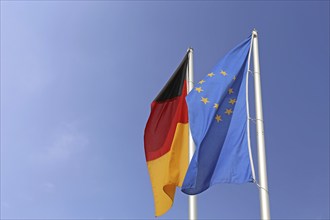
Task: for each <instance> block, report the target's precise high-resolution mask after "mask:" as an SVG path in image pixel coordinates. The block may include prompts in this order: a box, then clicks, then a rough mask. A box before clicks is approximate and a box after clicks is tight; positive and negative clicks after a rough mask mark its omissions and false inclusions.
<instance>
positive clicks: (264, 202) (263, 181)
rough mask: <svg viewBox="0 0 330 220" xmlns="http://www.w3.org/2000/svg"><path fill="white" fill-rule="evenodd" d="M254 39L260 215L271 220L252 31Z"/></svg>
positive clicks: (254, 59) (258, 83) (255, 64)
mask: <svg viewBox="0 0 330 220" xmlns="http://www.w3.org/2000/svg"><path fill="white" fill-rule="evenodd" d="M252 39H253V64H254V89H255V105H256V131H257V144H258V165H259V196H260V214H261V219H263V220H265V219H270V209H269V193H268V180H267V166H266V150H265V137H264V122H263V113H262V97H261V82H260V66H259V51H258V33H257V31H256V30H255V29H254V30H253V31H252Z"/></svg>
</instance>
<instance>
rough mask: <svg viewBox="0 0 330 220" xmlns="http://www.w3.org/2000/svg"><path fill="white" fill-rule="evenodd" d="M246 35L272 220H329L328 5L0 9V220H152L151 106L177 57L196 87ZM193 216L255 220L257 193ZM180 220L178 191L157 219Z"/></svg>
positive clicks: (233, 194) (214, 195) (229, 197)
mask: <svg viewBox="0 0 330 220" xmlns="http://www.w3.org/2000/svg"><path fill="white" fill-rule="evenodd" d="M253 28H256V29H257V30H258V33H259V53H260V68H261V74H262V88H263V101H264V102H263V107H264V121H265V135H266V149H267V159H268V175H269V178H268V180H269V190H270V207H271V215H272V217H273V218H274V219H329V1H278V2H276V1H270V2H262V1H232V2H231V1H194V2H189V1H178V2H176V1H169V2H166V1H156V2H151V1H125V2H120V1H68V2H66V1H1V218H3V219H12V218H15V219H114V218H116V219H154V204H153V196H152V191H151V184H150V180H149V176H148V171H147V167H146V162H145V156H144V148H143V132H144V127H145V124H146V121H147V119H148V117H149V113H150V103H151V102H152V100H153V99H154V98H155V97H156V95H157V94H158V92H159V91H160V89H161V88H162V87H163V85H164V84H165V83H166V81H167V80H168V79H169V77H170V75H171V74H172V73H173V71H174V70H175V69H176V67H177V66H178V64H179V63H180V62H181V59H182V58H183V56H184V54H185V53H186V50H187V48H188V47H190V46H191V47H193V48H194V69H195V80H196V81H197V80H200V79H201V78H202V77H203V76H204V75H205V74H207V73H208V71H209V70H211V69H212V67H213V66H214V65H215V64H216V63H217V62H218V60H219V59H220V58H221V57H223V56H224V55H225V53H226V52H228V51H229V50H230V49H231V48H233V47H234V46H236V45H237V44H238V43H240V42H241V41H243V40H244V39H246V38H247V37H248V36H249V35H250V34H251V31H252V30H253ZM251 89H252V88H251ZM251 94H253V93H251ZM251 99H253V98H252V97H251ZM252 109H253V106H252ZM251 129H252V130H253V131H254V126H252V127H251ZM254 134H255V132H253V133H252V135H254ZM252 139H253V140H255V139H254V138H252ZM255 148H256V146H255V144H253V149H254V153H255ZM255 160H256V157H255ZM198 216H199V217H200V218H201V219H207V218H214V219H245V218H247V219H256V218H259V194H258V189H257V187H256V186H255V185H254V184H244V185H228V184H220V185H216V186H214V187H212V188H210V189H209V190H207V191H205V192H204V193H202V194H201V195H200V196H198ZM187 217H188V203H187V196H186V195H185V194H183V193H181V191H179V190H177V194H176V198H175V201H174V205H173V208H172V209H171V210H170V211H169V212H168V213H167V214H165V215H164V216H163V217H160V219H173V218H176V219H183V218H187Z"/></svg>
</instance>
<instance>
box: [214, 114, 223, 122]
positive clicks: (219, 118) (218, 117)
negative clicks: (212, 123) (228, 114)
mask: <svg viewBox="0 0 330 220" xmlns="http://www.w3.org/2000/svg"><path fill="white" fill-rule="evenodd" d="M215 120H217V122H218V123H219V122H220V121H222V118H221V115H217V116H215Z"/></svg>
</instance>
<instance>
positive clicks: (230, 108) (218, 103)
mask: <svg viewBox="0 0 330 220" xmlns="http://www.w3.org/2000/svg"><path fill="white" fill-rule="evenodd" d="M250 42H251V37H249V38H248V39H246V40H245V41H244V42H242V43H241V44H239V45H238V46H237V47H235V48H234V49H232V50H231V51H230V52H229V53H228V54H226V56H225V57H224V58H223V59H222V60H220V62H219V63H218V64H217V65H216V66H215V67H214V68H213V70H212V72H210V73H209V74H207V75H206V77H205V78H204V79H202V80H201V81H199V82H198V83H197V84H195V88H194V89H193V90H192V91H191V92H190V93H189V94H188V96H187V97H186V100H187V104H188V114H189V123H190V128H191V133H192V137H193V139H194V142H195V144H196V151H195V154H194V156H193V158H192V160H191V162H190V165H189V168H188V171H187V173H186V176H185V179H184V182H183V185H182V191H183V192H184V193H186V194H190V195H195V194H198V193H201V192H203V191H204V190H206V189H208V188H209V187H210V186H212V185H213V184H215V183H246V182H253V178H252V171H251V166H250V160H249V151H248V142H247V132H246V126H247V110H246V73H247V63H248V54H249V50H250Z"/></svg>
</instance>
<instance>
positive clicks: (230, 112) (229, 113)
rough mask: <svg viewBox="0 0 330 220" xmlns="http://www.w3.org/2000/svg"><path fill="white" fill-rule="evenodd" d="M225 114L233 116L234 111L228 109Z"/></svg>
mask: <svg viewBox="0 0 330 220" xmlns="http://www.w3.org/2000/svg"><path fill="white" fill-rule="evenodd" d="M225 114H227V115H231V114H233V110H231V108H230V109H228V108H226V111H225Z"/></svg>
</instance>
